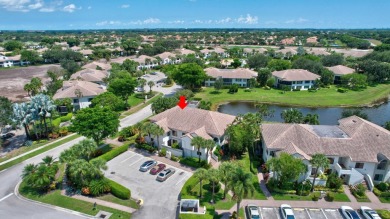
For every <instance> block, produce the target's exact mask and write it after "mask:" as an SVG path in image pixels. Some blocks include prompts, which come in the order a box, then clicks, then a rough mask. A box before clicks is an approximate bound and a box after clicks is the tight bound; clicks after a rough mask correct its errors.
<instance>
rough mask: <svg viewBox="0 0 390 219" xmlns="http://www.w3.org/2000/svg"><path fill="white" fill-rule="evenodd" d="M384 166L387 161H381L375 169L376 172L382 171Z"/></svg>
mask: <svg viewBox="0 0 390 219" xmlns="http://www.w3.org/2000/svg"><path fill="white" fill-rule="evenodd" d="M386 164H387V161H386V160H382V161H381V162H380V163H379V164H378V166H377V167H376V169H378V170H384V169H385V168H386Z"/></svg>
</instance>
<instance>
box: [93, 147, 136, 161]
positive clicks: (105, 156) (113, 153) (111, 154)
mask: <svg viewBox="0 0 390 219" xmlns="http://www.w3.org/2000/svg"><path fill="white" fill-rule="evenodd" d="M128 148H129V145H127V144H125V145H122V146H120V147H117V148H115V149H113V150H111V151H109V152H107V153H105V154H103V155H101V156H100V157H99V158H101V159H103V160H105V161H106V162H108V161H110V160H112V159H113V158H114V157H116V156H118V155H120V154H122V153H124V152H125V151H127V149H128Z"/></svg>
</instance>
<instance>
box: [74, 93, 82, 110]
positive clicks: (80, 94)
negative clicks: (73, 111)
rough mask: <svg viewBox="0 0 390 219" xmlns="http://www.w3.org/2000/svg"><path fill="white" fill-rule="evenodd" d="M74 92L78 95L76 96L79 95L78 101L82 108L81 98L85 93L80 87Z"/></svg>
mask: <svg viewBox="0 0 390 219" xmlns="http://www.w3.org/2000/svg"><path fill="white" fill-rule="evenodd" d="M74 94H75V95H76V97H77V99H78V101H79V109H81V103H80V99H81V98H82V97H83V96H84V95H83V92H81V90H80V89H76V90H75V91H74Z"/></svg>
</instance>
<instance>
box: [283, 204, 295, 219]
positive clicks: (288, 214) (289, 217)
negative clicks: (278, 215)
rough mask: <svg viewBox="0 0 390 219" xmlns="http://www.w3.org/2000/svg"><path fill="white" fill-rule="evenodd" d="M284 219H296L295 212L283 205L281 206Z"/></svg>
mask: <svg viewBox="0 0 390 219" xmlns="http://www.w3.org/2000/svg"><path fill="white" fill-rule="evenodd" d="M280 211H281V212H282V217H283V219H295V216H294V212H293V210H292V208H291V206H290V205H286V204H282V205H281V206H280Z"/></svg>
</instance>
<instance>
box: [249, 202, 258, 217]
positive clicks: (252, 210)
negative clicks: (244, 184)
mask: <svg viewBox="0 0 390 219" xmlns="http://www.w3.org/2000/svg"><path fill="white" fill-rule="evenodd" d="M247 209H248V216H249V219H261V217H260V208H259V206H257V205H253V204H248V206H247Z"/></svg>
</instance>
